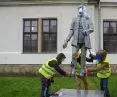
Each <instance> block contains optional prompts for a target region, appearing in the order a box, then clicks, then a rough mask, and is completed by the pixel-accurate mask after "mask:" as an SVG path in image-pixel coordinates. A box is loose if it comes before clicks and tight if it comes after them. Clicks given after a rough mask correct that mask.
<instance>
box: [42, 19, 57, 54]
mask: <svg viewBox="0 0 117 97" xmlns="http://www.w3.org/2000/svg"><path fill="white" fill-rule="evenodd" d="M56 51H57V19H42V52H56Z"/></svg>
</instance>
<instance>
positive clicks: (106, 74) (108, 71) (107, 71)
mask: <svg viewBox="0 0 117 97" xmlns="http://www.w3.org/2000/svg"><path fill="white" fill-rule="evenodd" d="M104 62H108V63H109V60H108V59H107V58H106V59H105V60H104ZM100 66H101V64H100V63H99V62H98V63H97V67H100ZM110 75H111V67H110V64H109V66H108V67H104V68H103V69H102V70H100V71H98V72H97V77H99V78H108V77H109V76H110Z"/></svg>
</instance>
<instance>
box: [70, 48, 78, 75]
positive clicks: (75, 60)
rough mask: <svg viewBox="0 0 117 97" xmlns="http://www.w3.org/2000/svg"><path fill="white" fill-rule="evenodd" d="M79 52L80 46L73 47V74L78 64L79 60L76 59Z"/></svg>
mask: <svg viewBox="0 0 117 97" xmlns="http://www.w3.org/2000/svg"><path fill="white" fill-rule="evenodd" d="M78 51H79V46H77V47H76V46H72V64H71V67H72V71H71V72H72V74H74V73H75V66H76V64H77V59H76V53H77V52H78Z"/></svg>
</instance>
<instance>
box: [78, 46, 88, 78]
mask: <svg viewBox="0 0 117 97" xmlns="http://www.w3.org/2000/svg"><path fill="white" fill-rule="evenodd" d="M86 52H87V48H86V47H85V44H82V45H81V71H80V75H81V76H83V75H84V73H85V65H86Z"/></svg>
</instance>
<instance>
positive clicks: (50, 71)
mask: <svg viewBox="0 0 117 97" xmlns="http://www.w3.org/2000/svg"><path fill="white" fill-rule="evenodd" d="M52 60H56V58H53V59H50V60H48V61H46V62H45V63H44V64H43V65H42V67H41V68H40V69H39V70H38V72H39V73H41V74H42V75H43V76H44V77H46V78H47V79H50V78H52V77H53V76H54V75H55V74H56V70H55V69H54V68H53V67H50V66H49V65H48V63H49V61H52Z"/></svg>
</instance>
